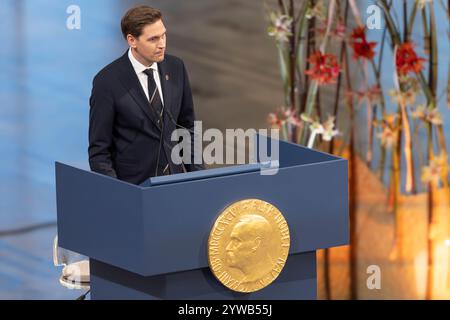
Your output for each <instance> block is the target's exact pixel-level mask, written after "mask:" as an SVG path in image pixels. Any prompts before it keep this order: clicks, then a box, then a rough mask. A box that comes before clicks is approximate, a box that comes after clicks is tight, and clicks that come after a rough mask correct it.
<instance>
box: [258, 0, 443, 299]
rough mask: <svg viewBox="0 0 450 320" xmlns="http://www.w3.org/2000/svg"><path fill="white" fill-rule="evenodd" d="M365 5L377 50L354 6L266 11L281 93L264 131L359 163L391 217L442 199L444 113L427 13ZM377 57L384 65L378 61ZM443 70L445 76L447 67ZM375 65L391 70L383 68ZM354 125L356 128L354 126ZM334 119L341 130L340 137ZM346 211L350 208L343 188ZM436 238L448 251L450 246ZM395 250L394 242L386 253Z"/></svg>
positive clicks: (310, 1)
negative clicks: (375, 18) (419, 198)
mask: <svg viewBox="0 0 450 320" xmlns="http://www.w3.org/2000/svg"><path fill="white" fill-rule="evenodd" d="M398 2H400V1H398ZM436 2H438V3H437V4H436V5H437V6H440V7H441V8H442V10H444V12H447V25H448V12H449V8H448V7H446V4H445V3H444V1H436ZM374 3H375V4H376V5H377V7H378V8H379V9H380V11H381V12H382V17H383V20H384V22H385V27H383V31H382V34H383V35H382V37H381V41H378V42H377V41H370V40H369V39H368V34H369V32H370V30H368V28H367V26H366V25H365V24H364V23H363V20H362V17H361V14H360V12H364V11H365V10H363V11H360V9H359V8H358V6H357V3H356V1H355V0H348V1H335V0H328V1H325V0H305V1H297V2H294V1H293V0H278V1H277V2H276V5H275V7H273V6H272V7H270V6H269V5H267V4H266V12H267V17H268V21H269V27H268V35H269V36H271V37H273V38H274V40H275V43H276V46H277V49H278V60H279V66H280V73H281V79H282V83H283V92H284V103H283V106H281V107H279V108H278V109H277V110H276V111H275V112H273V113H270V114H269V115H268V123H269V124H270V125H271V126H272V127H273V128H279V129H280V130H281V136H282V138H283V139H286V140H289V141H292V142H295V143H299V144H302V145H306V146H308V147H310V148H313V147H314V148H318V149H321V150H324V151H326V152H330V153H335V154H341V153H342V150H343V149H344V148H348V149H349V150H350V156H349V158H350V161H352V159H353V160H354V158H355V157H358V156H359V157H360V158H363V160H364V161H365V163H366V164H367V165H368V166H369V167H370V168H371V169H372V170H373V172H374V173H376V174H377V176H378V177H379V179H380V180H382V181H383V182H386V184H387V185H388V187H389V197H388V198H389V203H388V210H390V211H392V212H393V214H394V216H395V217H397V215H398V199H399V197H400V195H401V194H416V193H417V192H421V191H423V192H426V193H427V194H428V198H429V199H432V196H433V193H434V192H436V190H437V189H442V188H444V189H445V190H447V191H448V188H449V186H448V184H449V182H448V174H449V169H448V168H449V165H448V152H447V146H446V137H445V134H444V128H443V125H444V121H443V118H442V115H441V112H440V108H446V107H447V108H449V107H450V105H449V103H448V99H447V100H445V99H444V97H445V92H438V42H437V37H438V35H437V22H436V17H435V10H436V9H435V3H434V2H433V1H432V0H415V1H403V2H402V4H401V6H400V7H401V12H399V13H398V12H396V11H395V10H393V7H394V6H393V1H392V0H391V1H388V0H378V1H374ZM400 14H401V16H402V17H403V19H402V20H400V19H399V18H398V16H399V15H400ZM413 32H416V33H420V34H421V35H422V36H423V46H422V48H421V47H420V46H419V44H418V43H415V41H414V40H413V37H412V34H413ZM447 41H448V39H447ZM386 46H389V48H387V47H386ZM385 47H386V48H385ZM385 49H386V50H385ZM387 49H390V54H391V56H388V57H385V56H386V54H385V51H387ZM386 59H390V60H391V61H389V60H386ZM445 64H447V65H446V67H448V57H447V61H444V65H445ZM385 65H388V66H391V67H389V68H383V66H385ZM386 69H388V70H389V76H390V77H391V79H392V83H393V87H390V88H387V87H386V84H385V83H382V79H383V76H385V73H386ZM447 73H448V70H447ZM355 75H357V76H355ZM449 78H450V77H449ZM447 90H448V86H447ZM447 90H446V91H447ZM321 93H322V94H321ZM385 93H387V94H385ZM324 94H326V95H327V96H330V95H331V96H333V97H334V99H333V100H332V101H333V102H332V104H333V105H332V106H331V108H330V106H327V108H325V107H324V105H323V104H322V103H321V100H322V98H323V96H324ZM447 96H448V97H449V96H450V95H449V93H448V91H447ZM388 99H389V100H388ZM325 109H327V110H328V112H329V113H328V114H326V113H325V112H324V110H325ZM330 109H331V113H330ZM361 116H364V117H365V119H366V121H364V122H361V121H358V119H359V118H360V117H361ZM338 119H339V120H340V123H343V125H342V126H341V127H340V128H337V122H336V121H337V120H338ZM357 129H359V131H361V130H362V131H365V132H366V137H365V140H364V141H367V150H364V153H363V154H362V155H361V154H360V155H357V154H356V144H355V141H356V139H358V135H357ZM421 136H422V137H425V139H422V138H421ZM447 139H448V137H447ZM422 140H424V141H422ZM375 148H376V150H375V151H374V149H375ZM360 153H361V152H360ZM374 154H376V155H377V156H378V157H377V163H375V157H374ZM350 171H351V167H350ZM402 172H404V173H405V174H404V179H401V177H402V175H401V173H402ZM386 176H387V178H388V179H387V181H385V177H386ZM350 177H352V172H350ZM418 177H420V178H418ZM447 194H449V193H448V192H447ZM350 201H354V199H352V180H350ZM428 202H429V205H428V208H427V210H428V229H429V240H428V241H429V245H428V247H429V248H430V250H432V248H433V245H434V243H435V241H438V238H437V237H435V232H434V230H435V229H436V228H435V227H436V224H437V223H438V222H437V221H436V219H435V216H434V212H433V206H432V203H431V202H432V201H428ZM350 208H352V205H350ZM449 211H450V210H449ZM449 215H450V212H449ZM350 219H351V224H352V225H353V227H352V226H351V227H350V229H351V230H350V232H351V235H350V237H351V246H350V247H352V246H355V243H354V241H356V240H355V239H354V237H353V236H354V232H355V227H354V225H355V224H356V222H355V220H356V219H357V217H356V216H355V214H354V212H352V210H351V212H350ZM449 220H450V219H449ZM397 222H398V221H397ZM448 229H449V230H450V226H449V228H448ZM396 230H397V228H396ZM444 238H445V239H447V240H446V241H448V239H449V238H450V236H449V235H445V236H444ZM352 241H353V242H352ZM400 242H401V239H400V233H398V234H397V236H396V239H395V241H394V243H393V252H394V253H395V252H397V249H398V246H399V245H401V243H400ZM350 250H352V248H350ZM432 259H433V258H432V255H431V258H430V265H431V267H430V268H429V273H428V280H429V281H428V282H429V287H427V297H428V298H431V296H432V292H431V291H432V288H431V285H430V283H431V281H432V279H431V277H432V264H433V261H432ZM449 277H450V273H449ZM352 297H355V294H354V295H352Z"/></svg>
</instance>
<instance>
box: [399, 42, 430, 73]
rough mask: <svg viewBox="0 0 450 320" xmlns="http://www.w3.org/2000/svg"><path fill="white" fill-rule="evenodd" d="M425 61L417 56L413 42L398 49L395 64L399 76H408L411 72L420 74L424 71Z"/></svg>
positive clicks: (406, 43)
mask: <svg viewBox="0 0 450 320" xmlns="http://www.w3.org/2000/svg"><path fill="white" fill-rule="evenodd" d="M424 61H425V59H423V58H420V57H419V56H417V54H416V52H415V51H414V44H413V43H412V42H411V41H408V42H405V43H403V44H402V45H401V46H399V47H398V48H397V55H396V57H395V63H396V65H397V72H398V74H399V75H406V74H408V73H409V72H414V73H419V72H420V71H421V70H422V69H423V62H424Z"/></svg>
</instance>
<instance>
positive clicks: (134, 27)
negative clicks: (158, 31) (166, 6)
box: [120, 6, 162, 39]
mask: <svg viewBox="0 0 450 320" xmlns="http://www.w3.org/2000/svg"><path fill="white" fill-rule="evenodd" d="M161 19H162V13H161V11H159V10H158V9H154V8H151V7H149V6H139V7H134V8H131V9H130V10H128V11H127V12H126V13H125V15H124V16H123V18H122V21H121V22H120V26H121V28H122V34H123V37H124V38H125V39H126V38H127V35H129V34H131V35H132V36H133V37H135V38H138V37H139V36H140V35H141V34H142V29H144V27H145V26H146V25H148V24H152V23H155V22H156V21H158V20H161Z"/></svg>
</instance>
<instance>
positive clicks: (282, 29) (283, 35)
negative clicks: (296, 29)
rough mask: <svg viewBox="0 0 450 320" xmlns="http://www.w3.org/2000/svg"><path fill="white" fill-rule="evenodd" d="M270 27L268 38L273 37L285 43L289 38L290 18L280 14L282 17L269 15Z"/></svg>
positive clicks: (290, 33)
mask: <svg viewBox="0 0 450 320" xmlns="http://www.w3.org/2000/svg"><path fill="white" fill-rule="evenodd" d="M271 22H272V25H271V26H270V27H269V29H268V33H269V36H272V37H275V39H276V40H277V41H279V42H287V41H288V40H289V36H291V35H292V32H291V27H292V17H290V16H288V15H285V14H282V15H278V16H277V15H275V14H272V15H271Z"/></svg>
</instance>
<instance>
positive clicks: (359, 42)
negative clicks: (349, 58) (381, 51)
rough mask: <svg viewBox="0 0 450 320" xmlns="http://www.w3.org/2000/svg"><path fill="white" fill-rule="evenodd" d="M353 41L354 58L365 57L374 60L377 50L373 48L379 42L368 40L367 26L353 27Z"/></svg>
mask: <svg viewBox="0 0 450 320" xmlns="http://www.w3.org/2000/svg"><path fill="white" fill-rule="evenodd" d="M351 38H352V41H351V45H352V48H353V58H355V59H359V58H365V59H369V60H372V59H373V57H374V56H375V51H374V50H373V49H374V48H375V47H376V45H377V43H376V42H372V41H371V42H368V41H367V39H366V34H365V28H364V27H357V28H355V29H353V32H352V35H351Z"/></svg>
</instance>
